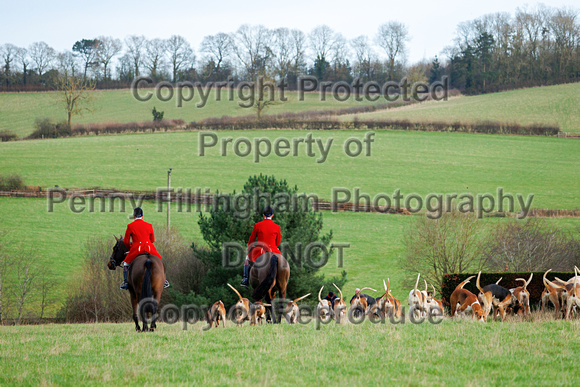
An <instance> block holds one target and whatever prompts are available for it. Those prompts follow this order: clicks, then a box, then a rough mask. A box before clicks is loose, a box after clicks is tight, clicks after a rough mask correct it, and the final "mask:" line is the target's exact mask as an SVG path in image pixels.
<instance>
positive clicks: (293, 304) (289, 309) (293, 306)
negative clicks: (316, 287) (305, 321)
mask: <svg viewBox="0 0 580 387" xmlns="http://www.w3.org/2000/svg"><path fill="white" fill-rule="evenodd" d="M309 295H310V293H308V294H307V295H305V296H302V297H299V298H297V299H295V300H294V301H289V302H288V303H287V304H286V311H285V312H286V313H285V315H286V321H288V324H296V320H298V317H300V308H299V307H298V304H297V302H298V301H300V300H302V299H304V298H306V297H308V296H309Z"/></svg>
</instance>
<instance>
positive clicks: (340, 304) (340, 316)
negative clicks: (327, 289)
mask: <svg viewBox="0 0 580 387" xmlns="http://www.w3.org/2000/svg"><path fill="white" fill-rule="evenodd" d="M333 285H334V287H335V288H336V290H338V293H339V294H340V298H337V299H336V300H334V307H333V312H334V318H335V319H336V322H337V323H339V324H340V323H341V322H343V321H346V302H344V298H343V297H342V291H341V290H340V288H339V287H338V286H336V284H335V283H333Z"/></svg>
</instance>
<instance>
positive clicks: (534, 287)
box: [441, 272, 574, 307]
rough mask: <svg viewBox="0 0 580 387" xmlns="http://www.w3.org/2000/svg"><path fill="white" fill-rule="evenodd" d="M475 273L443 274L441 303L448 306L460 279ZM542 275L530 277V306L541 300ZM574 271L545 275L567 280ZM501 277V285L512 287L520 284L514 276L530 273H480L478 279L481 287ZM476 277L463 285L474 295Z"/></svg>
mask: <svg viewBox="0 0 580 387" xmlns="http://www.w3.org/2000/svg"><path fill="white" fill-rule="evenodd" d="M472 275H475V276H477V273H471V274H445V275H444V276H443V284H442V285H441V296H442V298H443V303H444V305H445V306H446V307H449V299H450V298H451V294H452V293H453V291H454V290H455V288H456V287H457V285H459V284H460V283H461V282H462V281H464V280H465V279H466V278H468V277H470V276H472ZM543 276H544V272H534V277H533V278H532V282H530V284H529V285H528V288H527V289H528V291H529V292H530V306H532V305H539V304H540V302H541V297H542V292H543V291H544V283H543V281H542V278H543ZM573 276H574V273H573V272H572V273H568V272H557V273H554V272H549V273H548V275H547V276H546V278H547V279H549V280H550V281H552V280H553V279H554V278H555V277H558V278H560V279H562V280H564V281H567V280H568V279H569V278H571V277H573ZM500 278H502V280H501V282H500V283H499V284H500V285H501V286H503V287H504V288H507V289H512V288H515V287H518V286H521V285H522V281H516V278H525V279H526V280H527V279H528V278H530V273H481V278H480V280H479V282H480V285H481V287H484V286H486V285H489V284H494V283H496V281H497V280H498V279H500ZM476 280H477V277H476V278H473V279H472V280H470V282H469V283H468V284H467V285H465V286H464V289H467V290H469V291H470V292H472V293H474V294H475V295H477V294H479V290H478V289H477V287H476V285H475V284H476Z"/></svg>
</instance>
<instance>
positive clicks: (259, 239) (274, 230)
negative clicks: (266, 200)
mask: <svg viewBox="0 0 580 387" xmlns="http://www.w3.org/2000/svg"><path fill="white" fill-rule="evenodd" d="M263 216H264V220H262V221H261V222H258V223H255V224H254V229H253V230H252V235H250V240H249V241H248V256H247V257H246V260H245V262H244V279H243V280H242V283H241V285H242V286H246V287H247V286H248V283H249V281H248V278H249V276H250V267H251V266H252V265H253V263H254V262H256V259H257V258H258V257H259V256H260V255H262V254H264V253H265V252H270V253H276V254H281V253H280V250H278V245H279V244H280V241H281V240H282V233H281V232H280V226H278V225H277V224H276V223H274V222H273V221H272V216H274V211H273V210H272V207H270V206H268V207H266V208H265V209H264V213H263Z"/></svg>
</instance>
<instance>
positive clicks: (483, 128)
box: [186, 116, 560, 136]
mask: <svg viewBox="0 0 580 387" xmlns="http://www.w3.org/2000/svg"><path fill="white" fill-rule="evenodd" d="M186 128H187V129H190V130H246V129H306V130H337V129H343V130H344V129H351V130H388V129H395V130H414V131H428V132H462V133H487V134H517V135H528V136H530V135H531V136H557V135H558V133H559V132H560V129H559V128H558V127H557V126H545V125H519V124H508V123H502V122H491V121H485V122H477V123H461V122H455V123H447V122H410V121H408V120H382V121H374V120H364V121H363V120H357V119H355V120H353V121H339V120H336V119H308V120H302V119H294V118H286V119H278V118H276V117H275V116H266V117H263V118H262V119H261V120H256V119H255V118H254V117H222V118H211V119H207V120H204V121H200V122H191V123H190V124H189V125H187V127H186Z"/></svg>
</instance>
